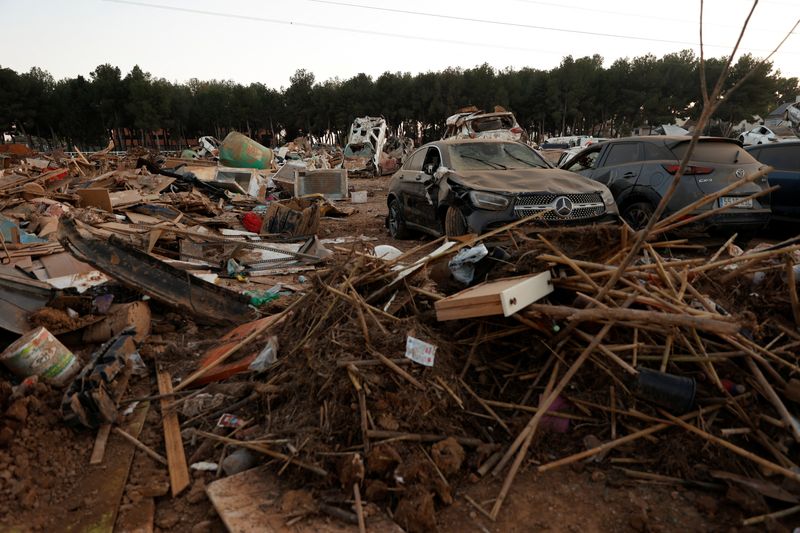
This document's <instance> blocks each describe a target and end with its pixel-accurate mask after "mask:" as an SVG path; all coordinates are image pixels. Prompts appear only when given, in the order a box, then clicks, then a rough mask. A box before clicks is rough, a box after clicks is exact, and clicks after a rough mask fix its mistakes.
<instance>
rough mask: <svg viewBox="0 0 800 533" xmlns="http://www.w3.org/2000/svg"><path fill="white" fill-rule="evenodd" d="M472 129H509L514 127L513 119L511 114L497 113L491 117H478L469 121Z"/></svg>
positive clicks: (478, 131) (477, 130)
mask: <svg viewBox="0 0 800 533" xmlns="http://www.w3.org/2000/svg"><path fill="white" fill-rule="evenodd" d="M470 126H471V127H472V131H474V132H476V133H480V132H482V131H492V130H510V129H511V128H513V127H514V119H513V118H511V115H497V116H493V117H480V118H475V119H472V120H471V121H470Z"/></svg>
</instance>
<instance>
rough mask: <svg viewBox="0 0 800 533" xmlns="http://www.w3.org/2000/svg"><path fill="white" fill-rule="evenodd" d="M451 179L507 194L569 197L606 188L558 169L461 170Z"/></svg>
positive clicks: (475, 187) (451, 175)
mask: <svg viewBox="0 0 800 533" xmlns="http://www.w3.org/2000/svg"><path fill="white" fill-rule="evenodd" d="M449 178H450V179H451V180H453V181H455V182H457V183H460V184H462V185H465V186H467V187H469V188H474V189H480V190H483V191H492V192H504V193H519V192H542V191H548V192H553V193H564V194H569V193H585V192H595V191H602V190H603V189H605V186H604V185H603V184H601V183H598V182H596V181H592V180H590V179H588V178H584V177H583V176H580V175H578V174H575V173H574V172H569V171H567V170H561V169H558V168H529V169H520V170H473V171H466V170H459V171H452V172H450V174H449Z"/></svg>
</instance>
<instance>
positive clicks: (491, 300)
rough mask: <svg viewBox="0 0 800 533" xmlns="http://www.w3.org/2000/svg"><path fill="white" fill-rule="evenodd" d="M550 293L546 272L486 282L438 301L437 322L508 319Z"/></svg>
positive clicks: (550, 287)
mask: <svg viewBox="0 0 800 533" xmlns="http://www.w3.org/2000/svg"><path fill="white" fill-rule="evenodd" d="M551 292H553V285H552V283H551V282H550V272H549V271H547V272H541V273H539V274H533V275H529V276H518V277H514V278H506V279H500V280H495V281H487V282H485V283H481V284H480V285H477V286H475V287H471V288H469V289H465V290H463V291H461V292H459V293H457V294H454V295H452V296H448V297H447V298H443V299H441V300H438V301H437V302H436V303H435V304H434V306H435V308H436V318H437V320H439V321H443V320H455V319H459V318H471V317H478V316H490V315H499V314H502V315H504V316H510V315H513V314H514V313H516V312H517V311H519V310H520V309H523V308H525V307H527V306H528V305H530V304H532V303H533V302H535V301H537V300H539V299H541V298H543V297H544V296H546V295H548V294H550V293H551Z"/></svg>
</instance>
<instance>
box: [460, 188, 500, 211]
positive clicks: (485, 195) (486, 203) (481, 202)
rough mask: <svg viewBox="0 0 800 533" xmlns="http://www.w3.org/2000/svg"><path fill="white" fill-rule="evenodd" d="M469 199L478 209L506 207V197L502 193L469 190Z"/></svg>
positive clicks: (496, 209) (498, 209)
mask: <svg viewBox="0 0 800 533" xmlns="http://www.w3.org/2000/svg"><path fill="white" fill-rule="evenodd" d="M469 200H470V202H472V205H474V206H475V207H478V208H480V209H490V210H492V211H500V210H501V209H505V208H506V207H508V198H507V197H505V196H503V195H502V194H494V193H490V192H482V191H470V193H469Z"/></svg>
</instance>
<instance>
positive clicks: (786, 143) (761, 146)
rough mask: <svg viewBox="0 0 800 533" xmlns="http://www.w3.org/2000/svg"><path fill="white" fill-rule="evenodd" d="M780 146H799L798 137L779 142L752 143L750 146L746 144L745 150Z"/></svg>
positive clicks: (771, 148)
mask: <svg viewBox="0 0 800 533" xmlns="http://www.w3.org/2000/svg"><path fill="white" fill-rule="evenodd" d="M781 146H800V139H798V140H796V141H783V142H779V143H770V144H753V145H751V146H746V147H745V150H747V151H748V152H752V151H753V150H766V149H769V150H774V149H776V148H779V147H781Z"/></svg>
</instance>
